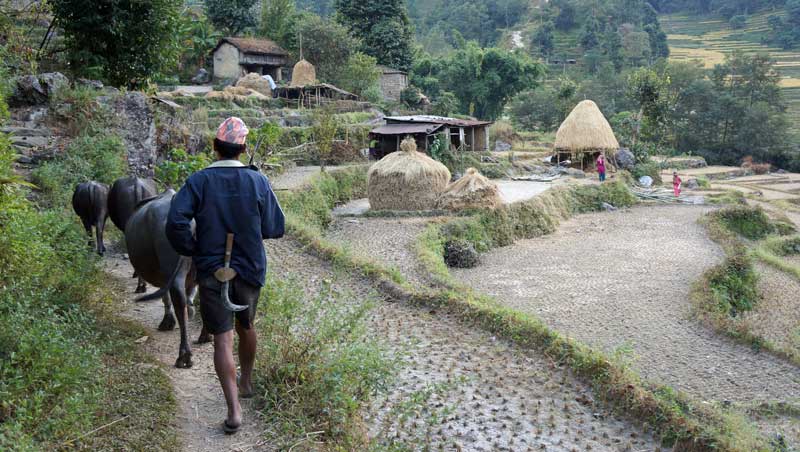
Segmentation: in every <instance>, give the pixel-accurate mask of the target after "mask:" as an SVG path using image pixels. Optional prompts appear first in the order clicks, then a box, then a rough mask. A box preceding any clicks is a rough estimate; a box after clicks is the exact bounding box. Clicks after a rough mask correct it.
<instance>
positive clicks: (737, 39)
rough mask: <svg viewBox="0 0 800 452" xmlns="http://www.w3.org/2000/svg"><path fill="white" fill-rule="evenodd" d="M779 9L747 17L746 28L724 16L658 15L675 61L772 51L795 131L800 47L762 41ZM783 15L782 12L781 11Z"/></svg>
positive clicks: (799, 111)
mask: <svg viewBox="0 0 800 452" xmlns="http://www.w3.org/2000/svg"><path fill="white" fill-rule="evenodd" d="M773 14H779V13H778V12H771V11H761V12H758V13H756V14H752V15H750V16H749V17H748V19H747V25H746V26H745V28H744V29H741V30H733V29H732V28H731V27H730V25H729V24H728V23H727V22H726V21H725V20H724V19H722V18H720V17H716V16H700V17H698V16H696V15H692V16H689V15H686V14H670V15H662V16H660V17H659V19H660V21H661V27H662V28H663V29H664V32H665V33H667V41H668V43H669V48H670V59H672V60H675V61H689V60H694V59H699V60H702V61H703V63H704V65H705V67H707V68H712V67H714V65H715V64H719V63H722V62H723V60H724V59H725V54H728V53H730V52H733V51H734V50H741V51H743V52H747V53H758V52H769V54H770V55H772V56H773V57H774V58H775V60H776V62H777V67H778V71H779V72H780V74H781V77H782V79H781V83H780V84H781V87H782V88H783V96H784V98H785V99H786V103H787V105H788V107H789V120H790V122H791V123H793V124H794V129H793V130H794V132H795V133H800V126H798V125H797V124H800V49H794V50H783V49H780V48H776V47H768V46H765V45H762V44H761V39H762V37H764V36H765V35H766V33H767V32H768V31H769V24H768V23H767V18H768V17H769V16H770V15H773ZM779 15H780V14H779Z"/></svg>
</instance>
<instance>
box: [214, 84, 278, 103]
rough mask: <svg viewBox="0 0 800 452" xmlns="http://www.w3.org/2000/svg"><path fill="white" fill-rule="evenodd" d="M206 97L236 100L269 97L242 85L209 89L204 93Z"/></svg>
mask: <svg viewBox="0 0 800 452" xmlns="http://www.w3.org/2000/svg"><path fill="white" fill-rule="evenodd" d="M205 98H206V99H222V100H232V101H237V102H242V101H246V100H247V99H259V100H263V99H270V97H267V96H265V95H263V94H261V93H259V92H258V91H253V90H252V89H249V88H245V87H243V86H226V87H225V89H223V90H222V91H209V92H207V93H206V95H205Z"/></svg>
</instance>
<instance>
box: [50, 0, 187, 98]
mask: <svg viewBox="0 0 800 452" xmlns="http://www.w3.org/2000/svg"><path fill="white" fill-rule="evenodd" d="M180 5H181V3H180V2H178V1H177V0H141V1H137V2H128V1H120V0H88V1H83V0H54V1H53V2H52V7H53V14H54V15H55V17H56V19H57V20H58V23H59V25H60V26H61V27H62V28H63V29H64V33H65V36H66V43H67V48H68V51H69V60H70V66H71V68H72V70H73V71H75V72H76V73H77V74H78V75H81V76H84V77H89V78H98V77H102V78H103V79H104V80H106V81H108V82H109V83H112V84H114V85H117V86H141V85H143V84H144V82H145V81H146V80H147V79H148V78H151V77H153V76H154V75H158V74H161V73H165V72H167V71H169V70H172V69H173V68H174V67H175V65H176V63H177V59H178V55H179V52H180V47H179V45H178V36H177V34H176V33H175V32H174V31H175V30H176V29H177V28H178V22H179V17H180V9H179V7H180ZM132 37H135V39H133V38H132Z"/></svg>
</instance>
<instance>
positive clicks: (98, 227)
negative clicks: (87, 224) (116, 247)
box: [94, 218, 106, 256]
mask: <svg viewBox="0 0 800 452" xmlns="http://www.w3.org/2000/svg"><path fill="white" fill-rule="evenodd" d="M105 227H106V219H105V218H101V219H99V220H97V223H96V224H95V225H94V229H95V233H96V234H97V254H99V255H101V256H102V255H103V254H104V253H105V252H106V244H105V243H104V242H103V230H104V229H105Z"/></svg>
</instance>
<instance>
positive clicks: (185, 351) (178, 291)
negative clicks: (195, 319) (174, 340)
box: [169, 282, 192, 369]
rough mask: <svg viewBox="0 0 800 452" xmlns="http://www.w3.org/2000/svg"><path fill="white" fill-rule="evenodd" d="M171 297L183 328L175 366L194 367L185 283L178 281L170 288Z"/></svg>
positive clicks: (179, 323)
mask: <svg viewBox="0 0 800 452" xmlns="http://www.w3.org/2000/svg"><path fill="white" fill-rule="evenodd" d="M169 293H170V298H172V308H173V310H174V311H175V315H176V316H177V317H178V325H179V326H180V329H181V345H180V348H179V349H178V359H177V360H175V367H177V368H179V369H188V368H190V367H192V349H191V347H190V346H189V331H188V329H187V327H188V323H189V322H188V320H189V319H188V312H187V305H186V294H185V292H184V290H183V284H182V282H181V284H178V283H177V282H176V283H175V284H174V285H173V287H171V288H170V290H169Z"/></svg>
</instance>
